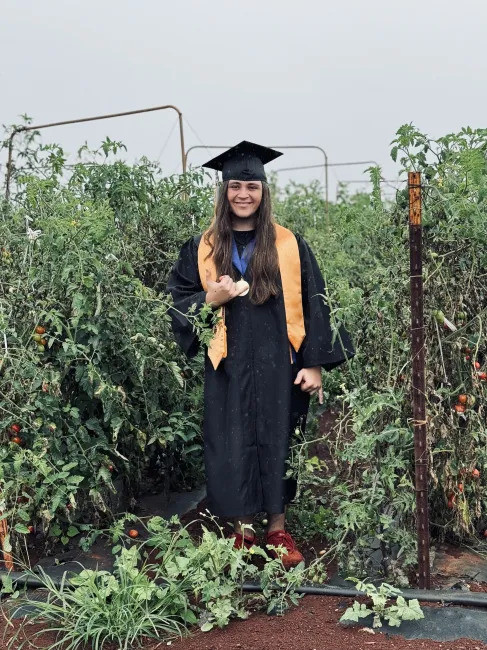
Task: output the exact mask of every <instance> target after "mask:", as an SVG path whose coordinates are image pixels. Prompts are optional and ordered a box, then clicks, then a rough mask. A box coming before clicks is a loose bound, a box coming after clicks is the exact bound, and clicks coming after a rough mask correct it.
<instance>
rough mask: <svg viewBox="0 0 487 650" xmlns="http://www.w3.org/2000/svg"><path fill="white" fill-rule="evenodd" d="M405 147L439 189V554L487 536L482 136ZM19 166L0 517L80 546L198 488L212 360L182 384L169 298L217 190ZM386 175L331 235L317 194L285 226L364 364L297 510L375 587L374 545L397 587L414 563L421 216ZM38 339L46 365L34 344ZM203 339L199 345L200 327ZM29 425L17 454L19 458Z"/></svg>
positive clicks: (435, 263)
mask: <svg viewBox="0 0 487 650" xmlns="http://www.w3.org/2000/svg"><path fill="white" fill-rule="evenodd" d="M392 145H393V149H392V156H393V158H394V159H398V160H399V162H400V164H401V166H402V168H403V169H404V170H410V169H415V170H418V171H421V172H422V173H423V179H424V181H425V188H424V213H423V225H424V287H425V336H426V357H427V359H426V362H427V411H428V417H427V430H428V438H429V442H430V444H431V453H430V486H431V502H430V503H431V522H432V534H433V535H434V536H435V537H437V538H445V537H448V538H452V539H456V540H465V539H468V540H469V541H470V542H472V541H473V540H477V541H478V540H479V536H482V535H483V531H484V529H485V527H486V523H487V518H486V517H485V515H484V512H485V507H486V483H487V482H486V480H485V476H486V470H487V453H486V445H485V442H486V433H487V430H486V424H485V404H484V403H485V391H486V383H485V381H484V380H483V379H482V377H481V375H480V374H479V373H482V372H483V371H484V370H485V368H484V366H485V363H484V361H485V333H484V330H485V325H484V315H485V309H486V288H487V287H486V278H487V271H486V267H487V241H486V239H487V228H486V225H485V224H486V212H487V206H486V200H487V168H486V147H487V131H486V130H483V129H477V130H473V129H470V128H466V129H463V130H462V131H461V132H460V133H458V134H449V135H447V136H445V137H443V138H439V139H438V140H436V141H435V140H431V139H429V138H428V137H427V136H426V135H425V134H422V133H420V132H419V131H418V130H417V129H416V128H415V127H414V126H413V125H411V124H409V125H404V126H402V127H401V128H400V129H399V130H398V132H397V134H396V138H395V139H394V141H393V143H392ZM19 148H20V151H18V152H17V156H16V160H17V165H18V166H17V168H16V170H15V177H14V180H15V192H14V193H13V196H12V199H11V200H10V201H9V202H8V203H7V202H3V203H2V206H1V215H0V241H1V242H2V244H1V246H2V251H1V253H0V337H1V338H0V344H1V346H2V357H1V361H0V363H1V366H0V413H1V427H0V429H1V433H0V435H1V436H2V437H1V444H0V487H1V495H2V497H1V499H2V500H1V502H0V511H2V512H3V513H4V514H3V516H4V517H6V518H7V521H8V522H9V525H10V528H11V530H13V531H14V539H15V541H16V542H17V543H19V542H20V540H22V539H23V536H24V535H25V534H26V532H27V530H28V528H27V527H28V525H29V524H32V523H35V524H36V525H37V526H39V527H42V528H43V530H45V532H48V531H51V534H52V535H53V536H54V537H59V536H61V537H62V539H64V540H67V539H69V537H70V536H74V535H76V533H77V532H78V527H77V526H78V523H79V522H82V521H86V520H90V521H95V523H96V521H98V520H100V521H101V520H103V519H104V518H107V517H110V515H111V510H113V505H112V502H111V499H112V497H111V496H110V495H111V494H112V492H113V489H114V488H113V484H114V481H115V482H117V480H118V481H121V480H123V482H124V484H125V489H126V491H127V492H128V494H129V495H130V496H131V497H132V498H135V497H136V496H137V494H138V491H139V489H140V485H141V482H142V481H145V478H146V476H157V477H159V480H160V482H161V484H162V485H165V486H166V487H167V485H168V483H169V481H171V483H172V484H173V485H179V486H180V485H181V484H186V485H191V484H192V483H194V482H197V481H198V480H201V440H200V424H201V396H202V393H201V389H202V387H201V380H202V375H201V356H200V357H198V358H196V359H195V360H194V361H192V362H191V363H188V361H187V360H186V359H184V358H183V357H182V355H181V353H180V352H179V350H178V349H177V347H176V345H175V343H174V342H173V341H172V337H171V335H170V331H169V324H168V317H167V307H168V302H167V298H166V297H165V296H164V294H163V288H164V286H165V280H166V277H167V273H168V271H169V269H170V267H171V265H172V264H173V262H174V260H175V259H176V257H177V254H178V251H179V248H180V246H181V244H182V242H183V241H184V240H185V239H187V238H188V237H189V236H190V235H191V234H193V233H196V232H201V231H202V230H203V229H204V228H205V227H206V225H207V224H208V223H209V219H210V217H211V212H212V203H213V190H212V188H211V185H209V184H208V183H207V179H205V177H203V175H202V174H200V173H197V172H191V173H188V174H187V175H186V176H184V177H183V176H180V177H176V176H175V177H171V178H165V177H164V175H163V173H162V171H161V170H160V169H159V168H158V167H157V165H154V164H153V163H151V162H149V161H147V160H141V161H140V162H139V163H138V164H136V165H128V164H126V163H124V162H122V161H120V160H117V157H116V154H118V153H119V152H120V150H123V145H122V144H121V143H118V142H114V141H111V140H109V139H107V140H106V141H105V142H104V143H102V146H101V148H100V149H99V150H96V151H90V150H88V149H87V148H86V147H83V148H82V149H81V150H80V152H79V155H80V157H81V158H80V162H79V163H78V164H76V165H75V166H74V167H68V166H67V165H66V161H65V155H64V152H63V151H62V150H61V149H60V148H59V147H58V146H56V145H47V146H43V145H39V144H38V140H37V139H36V136H35V134H34V135H31V136H29V137H27V138H25V139H24V141H23V142H21V143H20V144H19ZM370 174H371V179H372V181H373V191H372V192H371V193H370V195H368V194H361V195H355V196H348V195H347V194H346V193H342V194H341V195H340V197H339V200H338V201H337V203H336V204H334V205H332V206H331V207H330V227H329V228H327V227H326V223H325V219H324V204H323V199H322V192H321V190H320V187H319V186H318V185H317V184H311V185H309V186H303V185H297V184H292V185H290V186H288V187H287V188H285V189H284V190H282V189H279V188H278V187H277V184H276V183H275V182H273V184H272V189H273V196H274V208H275V214H276V218H277V219H278V221H279V222H280V223H282V224H283V225H285V226H288V227H290V228H292V229H293V230H295V231H298V232H300V233H301V234H302V235H304V236H305V237H306V239H307V240H308V241H309V243H310V244H311V247H312V249H313V250H314V252H315V254H316V256H317V258H318V261H319V263H320V266H321V268H322V270H323V273H324V276H325V279H326V284H327V295H326V296H325V297H324V299H326V300H327V301H328V303H329V304H330V306H331V313H332V319H333V323H334V326H335V327H336V329H338V325H339V324H340V323H342V322H343V323H344V324H345V326H346V328H347V329H348V331H349V332H350V333H351V336H352V339H353V341H354V345H355V347H356V350H357V355H356V357H355V358H354V360H353V361H352V363H351V364H347V365H345V366H343V367H341V368H339V369H336V370H334V371H332V372H330V373H326V374H325V375H324V389H325V396H326V406H327V408H329V407H333V408H334V412H335V415H336V419H335V421H334V425H333V427H332V428H331V430H330V431H327V432H326V433H325V434H324V438H323V439H322V440H321V441H320V443H321V444H322V446H323V447H322V448H323V449H325V454H324V457H323V458H320V459H317V458H316V457H315V456H314V453H315V451H314V447H313V445H314V444H315V443H311V442H310V440H311V439H312V438H316V437H318V438H320V437H321V434H319V433H318V431H317V428H316V426H314V427H313V426H312V427H310V429H309V434H308V439H307V440H303V439H298V440H297V442H296V444H295V447H294V449H293V458H294V470H295V471H297V472H298V478H299V481H300V494H301V497H300V502H299V504H298V506H297V507H295V508H294V509H293V512H292V513H291V514H292V521H293V522H294V525H297V526H299V528H300V529H301V532H302V533H303V535H305V534H309V536H311V535H315V534H320V535H322V536H323V537H324V538H326V540H328V542H330V543H331V545H332V547H333V549H334V551H335V552H337V553H338V555H339V558H340V561H341V563H342V564H343V565H346V566H347V569H348V571H351V572H353V573H354V574H355V575H358V574H360V573H361V572H362V573H363V572H366V571H367V569H368V564H367V563H368V561H369V559H368V558H369V557H370V550H371V548H376V547H377V545H378V546H379V548H380V549H381V550H382V558H383V568H384V571H385V572H386V573H388V574H389V577H390V578H391V579H392V580H394V579H397V580H399V579H403V580H404V579H405V574H404V571H405V570H407V569H408V568H409V567H410V566H412V565H413V564H414V561H415V527H414V523H415V522H414V504H415V493H414V486H413V470H414V461H413V427H412V411H411V394H410V387H411V372H410V367H411V359H410V333H409V327H410V309H409V248H408V237H409V231H408V229H409V226H408V215H407V203H408V197H407V190H401V191H399V192H398V193H397V196H396V200H395V201H393V202H388V203H384V202H383V201H382V199H381V192H380V169H372V170H370ZM27 228H30V229H31V231H32V232H31V235H30V238H29V236H28V235H27V234H26V229H27ZM36 230H40V231H41V233H39V235H38V236H36V234H35V231H36ZM434 310H441V311H442V312H443V313H444V315H445V316H446V317H447V319H448V320H449V321H451V322H453V323H457V327H458V329H457V330H456V331H451V330H449V329H445V328H444V326H443V324H442V323H441V322H440V323H438V320H437V319H436V318H433V317H432V312H433V311H434ZM463 312H464V313H465V315H466V316H465V318H460V317H459V315H461V314H462V313H463ZM37 325H42V326H44V327H45V328H46V330H47V331H46V334H45V339H46V344H45V346H43V345H42V344H41V345H40V347H39V344H38V343H37V342H35V341H33V339H32V336H33V333H34V328H35V327H36V326H37ZM195 325H196V326H197V327H199V328H200V330H201V332H204V325H203V321H202V320H198V318H197V317H196V315H195ZM467 347H468V348H469V349H470V352H469V353H466V352H465V348H467ZM467 355H468V356H469V357H470V359H469V360H466V358H465V357H466V356H467ZM475 361H476V362H477V363H478V364H479V365H480V367H479V368H478V369H477V368H475V367H474V366H473V363H474V362H475ZM459 394H467V395H469V396H473V397H475V403H474V404H471V405H470V406H468V407H467V409H466V410H465V413H457V412H455V410H454V408H453V407H454V405H455V402H456V400H457V397H458V395H459ZM13 423H18V424H19V425H20V426H21V427H22V429H21V434H20V435H21V437H22V440H23V445H21V446H19V445H16V444H15V443H12V442H11V441H10V438H11V435H10V431H9V427H10V426H11V425H12V424H13ZM473 470H478V472H479V477H478V478H476V477H475V476H473V475H472V471H473ZM449 504H451V505H450V506H449Z"/></svg>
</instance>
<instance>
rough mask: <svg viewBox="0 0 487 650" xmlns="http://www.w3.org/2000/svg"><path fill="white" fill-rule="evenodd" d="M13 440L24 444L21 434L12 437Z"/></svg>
mask: <svg viewBox="0 0 487 650" xmlns="http://www.w3.org/2000/svg"><path fill="white" fill-rule="evenodd" d="M12 442H14V443H15V444H16V445H21V444H22V438H21V437H20V436H14V437H13V438H12Z"/></svg>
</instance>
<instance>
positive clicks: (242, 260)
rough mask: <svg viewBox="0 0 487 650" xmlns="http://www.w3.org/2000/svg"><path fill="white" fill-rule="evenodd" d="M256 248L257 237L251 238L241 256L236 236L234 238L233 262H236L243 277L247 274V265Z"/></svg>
mask: <svg viewBox="0 0 487 650" xmlns="http://www.w3.org/2000/svg"><path fill="white" fill-rule="evenodd" d="M254 248H255V237H254V239H251V240H250V241H249V243H248V244H247V246H246V247H245V248H244V249H243V251H242V256H241V257H240V255H239V254H238V249H237V244H236V242H235V238H234V239H233V240H232V262H233V263H234V264H235V267H236V268H237V269H238V270H239V271H240V273H241V274H242V277H243V276H244V275H245V272H246V271H247V267H248V265H249V263H250V259H251V257H252V253H253V252H254Z"/></svg>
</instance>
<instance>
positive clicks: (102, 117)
mask: <svg viewBox="0 0 487 650" xmlns="http://www.w3.org/2000/svg"><path fill="white" fill-rule="evenodd" d="M167 108H169V109H172V110H173V111H176V113H177V114H178V119H179V138H180V142H181V161H182V165H183V174H184V173H185V172H186V156H185V153H184V131H183V114H182V112H181V111H180V110H179V108H178V107H177V106H174V105H173V104H165V105H164V106H152V107H150V108H140V109H137V110H134V111H124V112H123V113H109V114H107V115H95V116H93V117H80V118H78V119H75V120H63V121H61V122H50V123H48V124H36V125H33V126H17V127H16V128H15V129H14V130H13V131H12V133H11V134H10V137H9V141H8V162H7V173H6V176H5V198H6V199H8V198H9V196H10V179H11V177H12V154H13V141H14V137H15V136H16V135H17V134H18V133H23V132H26V131H40V130H41V129H47V128H50V127H52V126H65V125H67V124H80V123H82V122H94V121H95V120H108V119H111V118H113V117H125V116H126V115H138V114H139V113H151V112H154V111H162V110H164V109H167Z"/></svg>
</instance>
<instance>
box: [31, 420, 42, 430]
mask: <svg viewBox="0 0 487 650" xmlns="http://www.w3.org/2000/svg"><path fill="white" fill-rule="evenodd" d="M43 422H44V420H43V419H42V418H36V419H35V420H34V422H33V423H32V424H33V425H34V426H35V428H36V429H40V427H42V423H43Z"/></svg>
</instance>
